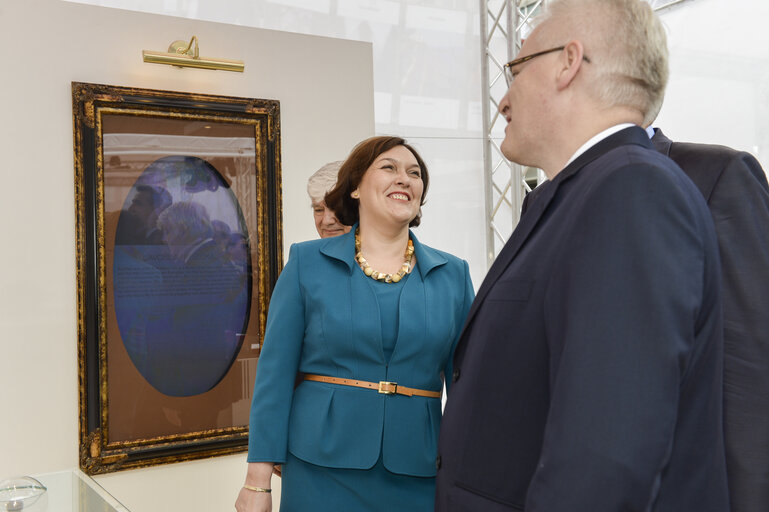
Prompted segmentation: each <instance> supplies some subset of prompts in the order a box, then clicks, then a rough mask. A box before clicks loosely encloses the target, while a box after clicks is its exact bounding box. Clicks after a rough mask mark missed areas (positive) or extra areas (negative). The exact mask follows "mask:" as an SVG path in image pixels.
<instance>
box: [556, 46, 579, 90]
mask: <svg viewBox="0 0 769 512" xmlns="http://www.w3.org/2000/svg"><path fill="white" fill-rule="evenodd" d="M584 55H585V48H584V47H583V46H582V42H581V41H578V40H576V39H574V40H571V41H569V42H568V43H566V45H565V46H564V48H563V51H562V52H561V55H560V61H559V62H560V64H561V66H560V68H559V69H558V73H557V74H556V86H557V87H558V90H559V91H560V90H563V89H566V88H567V87H569V85H571V83H572V81H574V79H575V78H576V76H577V73H578V72H579V69H580V67H582V65H583V64H584V63H585V61H584V60H583V57H584Z"/></svg>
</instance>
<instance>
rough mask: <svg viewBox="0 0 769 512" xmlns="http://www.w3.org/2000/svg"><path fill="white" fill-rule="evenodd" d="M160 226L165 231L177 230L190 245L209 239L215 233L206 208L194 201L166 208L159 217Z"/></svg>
mask: <svg viewBox="0 0 769 512" xmlns="http://www.w3.org/2000/svg"><path fill="white" fill-rule="evenodd" d="M158 226H159V227H160V229H162V230H163V231H168V230H169V229H175V230H176V231H177V232H178V233H179V234H180V236H181V237H183V239H184V241H186V242H188V243H189V242H190V241H194V240H202V239H206V238H209V237H211V235H212V233H213V231H212V229H211V220H210V218H209V216H208V211H207V210H206V207H205V206H203V205H202V204H200V203H196V202H192V201H189V202H187V201H184V202H179V203H174V204H172V205H171V206H169V207H168V208H166V209H165V210H164V211H163V213H161V214H160V217H158Z"/></svg>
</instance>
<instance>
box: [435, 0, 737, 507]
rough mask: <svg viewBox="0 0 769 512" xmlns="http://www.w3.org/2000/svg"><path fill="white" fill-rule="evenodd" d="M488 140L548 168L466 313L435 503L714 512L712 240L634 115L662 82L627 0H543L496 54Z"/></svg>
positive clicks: (690, 188) (719, 455)
mask: <svg viewBox="0 0 769 512" xmlns="http://www.w3.org/2000/svg"><path fill="white" fill-rule="evenodd" d="M506 72H508V73H507V78H508V84H509V89H508V91H507V94H506V95H505V97H504V98H503V99H502V101H501V102H500V112H501V113H502V114H503V115H504V116H505V118H506V120H507V122H508V124H507V127H506V129H505V139H504V141H503V143H502V151H503V153H504V154H505V156H506V157H507V158H509V159H511V160H513V161H516V162H518V163H521V164H523V165H531V166H536V167H539V168H541V169H543V170H544V171H545V173H546V174H547V176H548V178H549V179H550V182H549V183H548V186H547V187H545V188H544V189H543V190H542V193H541V194H539V197H538V198H537V200H536V201H534V202H532V203H531V205H530V207H529V210H528V211H527V212H526V215H525V216H523V218H522V219H521V222H520V224H519V225H518V227H517V228H516V230H515V231H514V233H513V234H512V236H511V237H510V240H509V241H508V243H507V244H506V245H505V247H504V248H503V249H502V251H501V252H500V254H499V256H498V257H497V260H496V261H495V262H494V265H493V266H492V267H491V269H490V270H489V273H488V275H487V276H486V279H485V280H484V282H483V284H482V285H481V287H480V289H479V291H478V295H477V297H476V300H475V302H474V304H473V306H472V308H471V310H470V313H469V316H468V320H467V323H466V325H465V328H464V332H463V334H462V336H461V338H460V340H459V344H458V346H457V350H456V354H455V360H454V368H455V371H454V374H453V376H452V380H453V381H454V383H453V385H452V387H451V393H450V395H449V398H448V403H447V405H446V410H445V415H444V418H443V424H442V427H441V435H440V442H439V457H438V460H437V464H438V466H439V470H438V477H437V491H436V493H437V494H436V498H437V499H436V510H438V511H440V512H455V511H482V512H498V511H511V510H526V511H527V512H536V511H546V512H582V511H585V512H588V511H589V512H609V511H611V512H617V511H623V510H627V511H630V510H637V511H643V512H647V511H648V512H688V511H697V512H722V511H728V507H729V504H728V491H727V487H726V468H725V457H724V447H723V430H722V411H721V402H722V364H723V360H722V348H723V347H722V329H723V325H722V317H721V288H720V267H719V261H718V249H717V242H716V236H715V232H714V229H713V223H712V220H711V219H710V215H709V213H708V210H707V206H706V205H705V202H704V201H703V199H702V196H701V194H700V193H699V192H698V191H697V189H696V187H695V186H694V185H693V184H692V182H691V181H690V180H689V179H688V178H687V177H686V176H685V175H684V174H683V173H682V172H681V170H680V169H679V168H678V167H677V166H676V165H675V164H674V163H673V162H672V161H671V160H669V159H668V158H666V157H664V156H663V155H660V154H659V153H657V152H656V151H654V149H653V147H652V145H651V143H650V141H649V138H648V136H647V135H646V133H645V132H644V130H643V128H641V126H645V125H646V124H648V123H649V122H650V121H651V120H653V119H654V118H655V117H656V114H657V112H658V111H659V107H660V105H661V103H662V97H663V94H664V87H665V84H666V81H667V49H666V44H665V36H664V30H663V29H662V27H661V25H660V23H659V20H657V19H656V18H655V17H654V14H653V13H652V11H651V8H650V7H649V5H648V4H647V3H645V2H643V1H641V0H612V1H610V2H609V1H606V0H552V1H550V2H548V10H547V12H546V14H545V15H544V17H543V20H542V21H541V22H540V23H539V24H538V26H537V28H535V29H534V31H533V32H532V33H531V35H530V36H529V37H528V38H527V39H526V41H525V43H524V45H523V47H522V49H521V52H520V57H519V58H518V59H516V60H514V61H512V62H510V63H508V65H507V66H506Z"/></svg>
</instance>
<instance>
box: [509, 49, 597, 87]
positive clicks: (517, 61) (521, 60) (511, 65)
mask: <svg viewBox="0 0 769 512" xmlns="http://www.w3.org/2000/svg"><path fill="white" fill-rule="evenodd" d="M564 48H566V47H565V46H558V47H556V48H550V49H549V50H542V51H541V52H536V53H532V54H531V55H527V56H525V57H521V58H519V59H515V60H511V61H510V62H508V63H507V64H505V65H504V68H503V69H504V71H505V81H506V82H507V86H508V87H510V85H511V84H512V83H513V80H515V74H514V73H513V68H514V67H515V66H517V65H518V64H523V63H524V62H528V61H530V60H531V59H533V58H536V57H539V56H541V55H547V54H548V53H553V52H560V51H561V50H563V49H564ZM582 60H584V61H585V62H587V63H588V64H589V63H590V59H588V58H587V57H585V56H583V57H582Z"/></svg>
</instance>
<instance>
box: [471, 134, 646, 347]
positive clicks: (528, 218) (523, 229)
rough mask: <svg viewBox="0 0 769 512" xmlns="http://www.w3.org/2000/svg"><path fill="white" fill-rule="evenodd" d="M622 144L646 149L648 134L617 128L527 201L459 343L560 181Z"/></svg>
mask: <svg viewBox="0 0 769 512" xmlns="http://www.w3.org/2000/svg"><path fill="white" fill-rule="evenodd" d="M625 144H637V145H641V146H644V147H647V148H649V149H651V148H652V147H651V142H650V141H649V137H648V135H647V134H646V131H644V130H643V129H642V128H640V127H638V126H633V127H630V128H625V129H624V130H620V131H619V132H617V133H614V134H612V135H610V136H608V137H606V138H605V139H603V140H602V141H600V142H598V143H597V144H595V145H594V146H593V147H591V148H588V150H587V151H585V152H584V153H582V154H581V155H580V156H579V157H577V158H576V159H575V160H574V161H573V162H571V163H570V164H569V165H567V166H566V167H565V168H564V169H563V170H562V171H561V172H559V173H558V175H557V176H556V177H555V178H553V179H552V180H551V181H549V182H547V183H546V184H545V186H544V188H543V189H542V191H541V192H538V193H537V196H536V199H535V200H533V201H531V202H530V204H528V208H527V211H526V215H524V216H522V218H521V221H520V222H519V223H518V226H516V228H515V230H514V231H513V234H512V235H510V239H509V240H508V241H507V243H506V244H505V246H504V247H503V248H502V250H501V251H500V253H499V255H498V256H497V258H496V259H495V260H494V263H493V264H492V265H491V268H490V269H489V272H488V273H487V274H486V277H485V278H484V280H483V283H482V284H481V287H480V288H479V289H478V294H477V295H476V296H475V300H474V301H473V305H472V306H471V307H470V312H469V314H468V316H467V321H466V322H465V326H464V328H463V330H462V335H461V337H460V343H461V340H462V338H463V337H464V336H465V333H466V332H467V329H468V327H469V325H470V323H471V322H472V319H473V318H474V316H475V314H476V313H477V311H478V309H479V307H480V306H481V304H482V303H483V301H484V299H485V298H486V295H487V294H488V292H489V290H490V289H491V288H492V287H493V286H494V283H496V282H497V279H499V276H500V275H501V274H502V273H503V272H504V271H505V269H507V267H508V266H510V263H512V261H513V259H514V258H515V256H516V255H517V254H518V252H519V251H520V250H521V248H522V247H523V244H524V243H525V242H526V240H527V239H528V238H529V236H530V235H531V233H532V231H533V230H534V228H535V227H536V226H537V224H538V223H539V221H540V219H541V217H542V215H543V214H544V213H545V211H546V210H547V207H548V206H549V205H550V203H551V201H552V200H553V197H555V195H556V193H557V192H558V189H559V188H560V187H561V185H563V183H565V182H566V181H568V180H569V179H571V178H573V177H574V176H575V175H576V174H577V173H578V172H579V171H580V170H581V169H583V168H584V167H585V166H587V165H588V164H589V163H590V162H592V161H593V160H595V159H597V158H598V157H600V156H601V155H603V154H605V153H606V152H608V151H610V150H612V149H614V148H615V147H618V146H621V145H625Z"/></svg>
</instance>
